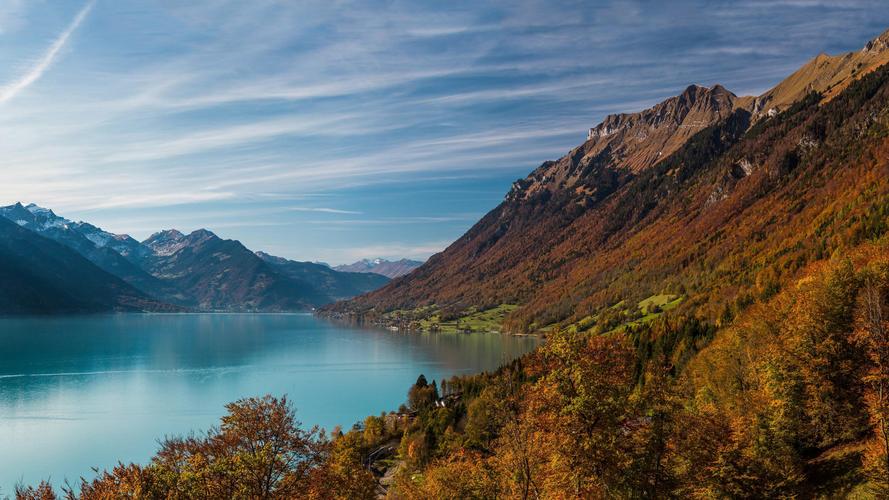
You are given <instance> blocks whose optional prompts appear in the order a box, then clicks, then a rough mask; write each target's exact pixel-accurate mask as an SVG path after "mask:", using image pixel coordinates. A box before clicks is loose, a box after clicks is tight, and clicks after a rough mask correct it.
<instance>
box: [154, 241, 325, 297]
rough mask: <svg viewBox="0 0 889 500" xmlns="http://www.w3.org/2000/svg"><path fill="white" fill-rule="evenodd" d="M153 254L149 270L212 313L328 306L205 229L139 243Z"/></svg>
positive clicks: (240, 247)
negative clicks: (151, 250) (153, 252)
mask: <svg viewBox="0 0 889 500" xmlns="http://www.w3.org/2000/svg"><path fill="white" fill-rule="evenodd" d="M143 244H145V246H148V247H149V248H152V249H153V250H155V252H156V253H155V255H154V257H153V258H152V259H150V260H149V264H148V266H149V267H148V270H149V271H150V272H151V274H152V275H154V276H155V277H157V278H159V279H162V280H164V281H166V282H169V283H172V284H173V285H174V286H176V287H177V288H178V289H179V290H181V291H182V292H183V293H184V294H185V295H186V296H188V297H189V298H190V299H191V300H192V302H193V303H192V304H191V305H193V307H196V308H198V309H201V310H210V311H221V310H224V311H294V310H306V309H311V308H313V307H317V306H320V305H323V304H325V303H327V302H330V299H329V298H328V297H327V296H326V295H325V294H324V293H322V292H320V291H319V290H318V289H317V288H316V287H315V286H313V285H312V284H310V283H307V282H304V281H301V280H295V279H291V278H289V277H287V276H285V275H284V274H283V273H281V272H279V271H278V270H277V269H275V268H273V267H272V266H271V265H270V264H268V263H267V262H265V261H264V260H262V259H260V258H259V257H258V256H256V254H254V253H253V252H251V251H250V250H248V249H247V248H246V247H245V246H244V245H242V244H241V243H240V242H238V241H235V240H223V239H221V238H219V237H218V236H216V235H215V234H213V233H212V232H210V231H207V230H206V229H199V230H197V231H194V232H192V233H191V234H188V235H184V234H182V233H180V232H178V231H175V230H171V231H164V232H162V233H158V234H155V235H152V236H151V237H150V238H148V239H147V240H145V242H143Z"/></svg>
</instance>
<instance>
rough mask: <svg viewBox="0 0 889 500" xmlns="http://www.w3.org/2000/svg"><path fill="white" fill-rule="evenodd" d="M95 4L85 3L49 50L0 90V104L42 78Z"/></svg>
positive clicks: (91, 1) (93, 2)
mask: <svg viewBox="0 0 889 500" xmlns="http://www.w3.org/2000/svg"><path fill="white" fill-rule="evenodd" d="M95 3H96V0H90V1H89V2H87V4H86V5H84V6H83V8H81V9H80V11H79V12H78V13H77V15H76V16H74V20H73V21H71V24H69V25H68V27H67V28H66V29H65V31H63V32H62V33H61V34H60V35H59V36H58V38H56V40H55V41H54V42H53V43H52V45H50V46H49V49H47V50H46V52H45V53H44V54H43V56H41V57H40V59H38V60H37V61H36V62H35V63H34V65H33V66H31V67H30V68H29V69H28V71H26V72H25V73H24V74H23V75H21V76H20V77H19V78H18V79H17V80H16V81H14V82H12V83H9V84H7V85H5V86H4V87H2V88H0V104H2V103H5V102H7V101H9V100H10V99H12V98H14V97H15V96H16V95H18V94H19V92H21V91H23V90H25V89H26V88H28V87H30V86H31V85H32V84H34V82H36V81H37V80H40V77H42V76H43V74H44V73H46V71H47V70H49V68H50V67H51V66H52V64H53V62H55V60H56V58H57V57H58V55H59V52H61V50H62V49H63V48H64V47H65V44H67V43H68V39H69V38H71V35H72V34H73V33H74V32H75V31H77V28H79V27H80V25H81V23H83V20H84V19H86V16H87V15H88V14H89V13H90V11H91V10H92V8H93V5H95Z"/></svg>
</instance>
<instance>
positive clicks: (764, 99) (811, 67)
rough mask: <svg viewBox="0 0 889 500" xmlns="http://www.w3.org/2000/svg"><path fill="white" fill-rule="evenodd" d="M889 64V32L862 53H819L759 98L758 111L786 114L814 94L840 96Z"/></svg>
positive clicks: (828, 97)
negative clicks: (785, 111) (799, 102)
mask: <svg viewBox="0 0 889 500" xmlns="http://www.w3.org/2000/svg"><path fill="white" fill-rule="evenodd" d="M887 63H889V31H886V32H884V33H883V34H882V35H880V36H878V37H877V38H874V39H873V40H871V41H869V42H868V43H867V44H866V45H865V46H864V47H863V48H862V49H861V50H859V51H857V52H848V53H845V54H840V55H837V56H829V55H827V54H824V53H822V54H819V55H818V56H816V57H815V58H814V59H812V60H811V61H809V62H808V63H806V64H805V65H803V67H801V68H800V69H798V70H797V71H795V72H794V73H793V74H792V75H790V76H789V77H787V78H786V79H785V80H784V81H782V82H781V83H779V84H778V85H777V86H775V87H774V88H773V89H771V90H769V91H768V92H766V93H765V94H763V95H761V96H759V97H758V98H757V99H756V104H755V111H757V112H762V113H768V111H769V110H775V111H783V110H785V109H787V108H788V107H790V106H791V105H792V104H793V103H795V102H797V101H799V100H800V99H802V98H803V97H805V96H806V95H807V94H809V93H811V92H818V93H820V94H822V95H823V98H824V99H825V100H830V99H832V98H834V97H836V96H837V95H839V94H840V93H841V92H842V91H843V90H845V89H846V87H848V86H849V85H850V84H851V83H852V82H854V81H856V80H858V79H859V78H861V77H863V76H865V75H867V74H869V73H871V72H872V71H874V70H876V69H877V68H879V67H880V66H882V65H884V64H887Z"/></svg>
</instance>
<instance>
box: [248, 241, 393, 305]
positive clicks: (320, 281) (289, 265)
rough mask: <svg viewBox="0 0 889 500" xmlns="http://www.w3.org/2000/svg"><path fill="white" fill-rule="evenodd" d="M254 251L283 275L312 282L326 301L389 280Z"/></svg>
mask: <svg viewBox="0 0 889 500" xmlns="http://www.w3.org/2000/svg"><path fill="white" fill-rule="evenodd" d="M256 255H257V256H258V257H259V258H261V259H263V260H264V261H266V262H268V263H269V264H271V265H272V266H273V267H275V269H277V270H278V271H280V272H281V273H282V274H284V275H285V276H288V277H289V278H291V279H294V280H298V281H301V282H307V283H312V284H313V285H314V286H315V287H316V288H317V289H318V290H320V291H321V292H323V293H324V294H325V296H326V297H327V299H326V302H325V303H329V302H335V301H337V300H343V299H347V298H352V297H355V296H356V295H361V294H363V293H367V292H370V291H373V290H376V289H377V288H380V287H381V286H383V285H385V284H386V283H388V282H389V278H387V277H385V276H382V275H380V274H374V273H353V272H345V271H335V270H333V269H331V268H330V266H326V265H323V264H319V263H312V262H297V261H293V260H287V259H284V258H281V257H275V256H272V255H269V254H267V253H265V252H256Z"/></svg>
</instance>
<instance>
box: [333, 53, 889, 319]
mask: <svg viewBox="0 0 889 500" xmlns="http://www.w3.org/2000/svg"><path fill="white" fill-rule="evenodd" d="M886 83H887V71H886V69H885V67H884V68H881V69H879V70H877V71H875V72H872V73H869V74H867V75H866V76H864V77H862V78H860V79H859V80H856V81H855V83H853V84H852V85H851V86H849V87H848V88H847V90H845V91H843V92H842V93H840V94H838V95H837V96H835V97H833V98H832V99H830V100H826V99H825V97H824V95H823V94H819V93H817V92H815V93H811V94H809V95H808V96H806V97H805V98H803V99H802V100H800V101H798V102H796V103H795V104H794V105H793V106H791V107H790V108H788V109H787V110H785V111H783V112H780V113H767V114H755V113H753V112H751V111H750V110H748V109H747V108H745V107H743V106H740V107H739V106H738V105H737V104H736V103H737V99H733V98H730V97H724V98H722V99H721V100H720V99H716V100H714V98H713V97H712V93H713V92H716V90H711V91H710V95H708V96H707V97H708V99H711V101H713V102H714V104H713V106H716V107H717V108H720V109H725V110H727V111H730V113H729V114H726V113H723V114H717V115H714V116H716V117H717V118H718V120H717V121H715V122H714V123H712V124H710V125H709V126H707V127H706V128H703V129H701V130H700V131H699V132H697V133H696V134H694V135H692V136H691V137H690V138H689V139H688V140H687V141H686V142H685V143H684V144H683V145H682V146H681V147H679V148H678V149H677V150H676V151H675V152H674V153H673V154H671V155H669V156H665V157H664V158H663V159H662V160H658V161H656V162H653V164H651V165H650V166H647V167H645V168H638V167H634V168H633V169H630V168H625V167H623V166H622V164H621V159H622V158H623V157H624V156H622V155H618V154H615V153H613V152H611V150H610V149H609V148H608V147H606V148H604V149H601V150H600V149H599V146H598V144H599V139H598V138H595V137H593V138H591V140H590V141H588V142H587V143H585V144H584V145H583V146H582V147H580V148H578V149H576V150H575V151H573V152H572V153H571V154H569V155H568V156H566V157H565V158H563V159H562V160H560V161H559V162H556V163H551V162H550V163H546V164H544V165H543V166H542V167H541V168H540V169H538V171H536V172H535V173H533V174H532V175H531V176H529V177H528V179H526V180H524V181H521V182H518V183H516V185H515V186H514V187H513V190H512V191H511V192H510V193H509V194H508V195H507V198H506V200H505V201H504V202H503V203H502V204H501V205H500V206H498V207H497V208H495V209H494V210H493V211H492V212H490V213H489V214H488V215H486V216H485V217H484V218H483V219H482V220H481V221H479V223H477V224H476V225H475V226H474V227H473V228H472V229H471V230H470V231H469V232H468V233H466V235H464V236H463V237H462V238H460V239H459V240H458V241H457V242H455V243H454V244H453V245H451V246H450V247H449V248H448V249H447V250H445V252H443V253H441V254H439V255H436V256H434V257H433V258H431V259H430V260H429V262H428V263H427V264H426V265H424V266H423V267H421V268H420V269H418V270H416V271H414V272H413V273H411V274H410V275H408V276H406V277H403V278H400V279H397V280H395V281H393V282H392V283H391V284H389V285H388V286H386V287H384V288H382V289H380V290H378V291H375V292H373V293H370V294H368V295H365V296H362V297H359V298H357V299H355V300H353V301H350V302H346V303H341V304H337V305H336V306H334V307H332V308H330V314H331V315H333V316H336V317H350V318H353V319H358V320H363V321H368V322H380V323H386V324H397V325H403V326H406V327H409V326H410V325H411V324H412V323H415V322H417V321H418V320H422V319H426V318H428V317H429V316H430V311H431V312H432V313H434V314H436V315H438V317H439V318H441V319H443V318H453V317H460V316H463V315H466V314H467V312H471V309H472V308H477V309H490V308H494V307H497V306H500V305H503V304H512V305H518V306H520V307H518V308H512V309H511V310H512V311H513V312H511V313H510V314H509V315H508V316H507V317H505V318H504V324H505V326H506V327H507V330H509V331H513V332H533V331H540V330H545V329H551V328H553V327H555V326H557V325H560V326H563V327H564V326H567V325H571V324H577V323H582V324H583V325H586V326H587V327H590V326H592V325H594V324H595V323H596V320H597V318H598V317H599V316H600V315H601V314H603V312H606V311H608V310H609V309H610V308H613V307H615V306H616V305H617V304H619V303H621V302H624V303H637V302H639V301H642V300H643V299H645V298H647V297H652V296H656V295H662V294H669V295H675V296H677V297H682V298H683V302H682V304H681V305H680V308H681V309H682V310H684V311H686V312H694V313H696V314H702V315H703V316H705V317H707V318H708V319H709V320H711V321H720V320H721V319H722V318H723V317H725V318H730V317H731V316H732V315H734V314H736V313H737V312H738V311H739V310H741V309H743V308H744V307H745V306H746V305H747V304H749V303H751V302H753V301H755V300H757V299H761V298H767V297H768V296H770V295H771V294H773V293H774V292H775V291H777V290H778V289H779V288H780V286H781V285H782V284H783V283H786V282H787V280H788V279H791V278H792V277H793V276H794V275H795V273H796V272H797V271H798V270H799V269H800V268H802V267H803V266H804V265H805V264H806V263H808V262H812V261H814V260H817V259H820V258H823V257H826V256H829V255H830V254H831V253H832V252H834V251H837V250H840V249H843V248H848V247H850V246H854V245H855V244H857V243H859V242H861V241H864V240H865V239H867V238H872V237H876V236H879V235H880V234H882V232H883V231H885V222H884V215H885V214H886V211H887V210H889V205H887V203H889V200H887V198H886V194H887V189H889V182H887V178H889V177H887V175H886V174H887V167H889V165H887V155H886V151H887V143H886V134H887V127H889V107H887V96H889V91H887V84H886ZM720 92H724V91H720ZM686 97H687V98H689V99H691V98H690V97H688V96H686ZM698 97H699V98H700V97H703V95H699V96H698ZM695 102H698V101H695ZM721 102H725V103H731V104H719V103H721ZM670 109H673V108H670ZM642 115H645V113H642ZM680 115H682V113H680ZM677 116H678V115H677ZM655 125H656V126H661V125H658V124H655ZM557 173H560V174H559V175H557ZM559 176H561V177H559ZM559 179H561V180H559ZM630 312H631V311H630Z"/></svg>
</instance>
